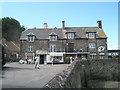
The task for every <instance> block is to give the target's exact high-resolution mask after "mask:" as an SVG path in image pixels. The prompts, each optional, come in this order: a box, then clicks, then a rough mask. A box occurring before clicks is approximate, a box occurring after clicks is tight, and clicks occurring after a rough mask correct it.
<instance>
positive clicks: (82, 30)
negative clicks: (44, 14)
mask: <svg viewBox="0 0 120 90" xmlns="http://www.w3.org/2000/svg"><path fill="white" fill-rule="evenodd" d="M68 32H75V34H76V38H87V36H86V33H87V32H96V34H97V37H98V38H106V34H105V33H104V31H103V29H101V28H98V27H65V29H64V30H62V28H47V29H44V28H40V29H39V28H33V29H28V30H26V31H23V32H22V34H21V37H20V40H27V35H28V34H29V33H32V34H34V35H35V36H36V39H49V35H51V34H55V35H57V36H58V39H63V38H65V33H68Z"/></svg>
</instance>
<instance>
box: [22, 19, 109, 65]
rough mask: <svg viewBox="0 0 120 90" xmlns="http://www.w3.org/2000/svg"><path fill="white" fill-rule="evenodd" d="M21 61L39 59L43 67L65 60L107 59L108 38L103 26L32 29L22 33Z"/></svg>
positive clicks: (99, 23)
mask: <svg viewBox="0 0 120 90" xmlns="http://www.w3.org/2000/svg"><path fill="white" fill-rule="evenodd" d="M20 47H21V50H20V52H21V58H22V59H26V58H31V59H34V57H35V56H36V55H39V56H40V59H41V62H40V63H51V62H52V60H54V61H58V62H61V63H63V61H64V58H65V57H66V56H69V57H71V56H72V57H73V58H75V59H78V60H80V59H97V58H98V59H105V58H107V57H108V56H107V36H106V34H105V33H104V31H103V29H102V22H101V21H97V26H96V27H66V26H65V21H62V27H61V28H56V27H55V28H48V25H47V23H44V28H32V29H28V30H25V31H23V32H22V34H21V37H20Z"/></svg>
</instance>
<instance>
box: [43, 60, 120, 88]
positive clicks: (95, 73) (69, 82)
mask: <svg viewBox="0 0 120 90" xmlns="http://www.w3.org/2000/svg"><path fill="white" fill-rule="evenodd" d="M119 61H120V60H118V59H103V60H102V59H101V60H100V59H99V60H78V61H74V62H73V63H72V64H71V65H70V66H69V67H68V68H67V69H66V70H64V71H62V72H61V73H59V74H58V75H56V76H55V77H54V78H53V79H52V80H51V81H49V82H48V83H47V84H46V85H45V86H44V88H85V87H87V83H88V81H89V80H104V81H120V77H119V76H120V73H119V72H120V66H119Z"/></svg>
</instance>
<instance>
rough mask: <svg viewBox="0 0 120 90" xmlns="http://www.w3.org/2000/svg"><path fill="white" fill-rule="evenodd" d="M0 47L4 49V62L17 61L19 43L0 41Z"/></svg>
mask: <svg viewBox="0 0 120 90" xmlns="http://www.w3.org/2000/svg"><path fill="white" fill-rule="evenodd" d="M0 45H1V46H3V48H4V50H3V52H4V55H3V56H4V60H5V61H6V62H13V61H18V59H19V53H20V45H19V43H16V42H13V41H6V40H0Z"/></svg>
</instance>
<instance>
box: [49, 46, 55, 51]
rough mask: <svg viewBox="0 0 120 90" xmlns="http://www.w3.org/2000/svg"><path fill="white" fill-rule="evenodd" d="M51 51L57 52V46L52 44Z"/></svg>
mask: <svg viewBox="0 0 120 90" xmlns="http://www.w3.org/2000/svg"><path fill="white" fill-rule="evenodd" d="M49 49H50V52H56V45H54V44H51V45H50V48H49Z"/></svg>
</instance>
